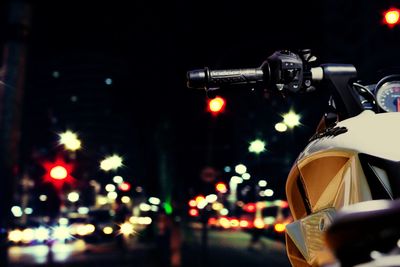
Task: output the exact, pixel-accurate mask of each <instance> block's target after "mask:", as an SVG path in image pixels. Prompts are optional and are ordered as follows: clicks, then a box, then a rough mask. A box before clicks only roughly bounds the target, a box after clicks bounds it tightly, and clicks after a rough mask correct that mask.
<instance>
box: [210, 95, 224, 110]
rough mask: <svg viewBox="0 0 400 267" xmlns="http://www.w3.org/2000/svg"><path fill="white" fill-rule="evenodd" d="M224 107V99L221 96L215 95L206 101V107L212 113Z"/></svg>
mask: <svg viewBox="0 0 400 267" xmlns="http://www.w3.org/2000/svg"><path fill="white" fill-rule="evenodd" d="M224 108H225V100H224V99H223V98H222V97H216V98H214V99H211V100H209V101H208V109H209V111H211V112H212V113H213V114H217V113H219V112H221V111H223V110H224Z"/></svg>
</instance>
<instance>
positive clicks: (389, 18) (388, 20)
mask: <svg viewBox="0 0 400 267" xmlns="http://www.w3.org/2000/svg"><path fill="white" fill-rule="evenodd" d="M399 18H400V10H399V9H397V8H391V9H389V10H388V11H386V12H385V13H384V23H385V24H387V25H388V26H389V27H393V26H394V25H396V24H397V23H398V22H399Z"/></svg>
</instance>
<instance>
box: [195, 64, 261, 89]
mask: <svg viewBox="0 0 400 267" xmlns="http://www.w3.org/2000/svg"><path fill="white" fill-rule="evenodd" d="M265 77H266V75H265V73H264V71H263V69H262V68H249V69H225V70H210V69H208V68H204V69H198V70H192V71H188V72H187V82H188V87H189V88H195V89H208V88H214V87H223V86H224V85H255V84H258V83H263V82H265V80H266V79H265Z"/></svg>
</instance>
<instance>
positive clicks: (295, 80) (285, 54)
mask: <svg viewBox="0 0 400 267" xmlns="http://www.w3.org/2000/svg"><path fill="white" fill-rule="evenodd" d="M267 61H268V63H269V65H270V70H271V73H270V83H271V84H272V85H275V88H276V89H278V90H279V91H286V90H288V91H290V92H297V91H299V90H300V89H301V87H302V83H303V61H302V59H301V58H300V56H298V55H297V54H295V53H292V52H290V51H289V50H283V51H277V52H275V53H274V54H272V55H271V56H270V57H269V58H268V60H267ZM282 85H283V86H282Z"/></svg>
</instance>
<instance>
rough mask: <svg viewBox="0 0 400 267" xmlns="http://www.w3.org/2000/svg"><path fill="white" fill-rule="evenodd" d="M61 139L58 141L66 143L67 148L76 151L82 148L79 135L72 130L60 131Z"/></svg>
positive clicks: (61, 143) (62, 143)
mask: <svg viewBox="0 0 400 267" xmlns="http://www.w3.org/2000/svg"><path fill="white" fill-rule="evenodd" d="M58 136H59V138H60V139H59V140H58V143H59V144H60V145H64V147H65V149H67V150H71V151H76V150H78V149H80V148H81V144H82V142H81V140H79V139H78V135H77V134H76V133H74V132H72V131H70V130H67V131H66V132H63V133H59V134H58Z"/></svg>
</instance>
